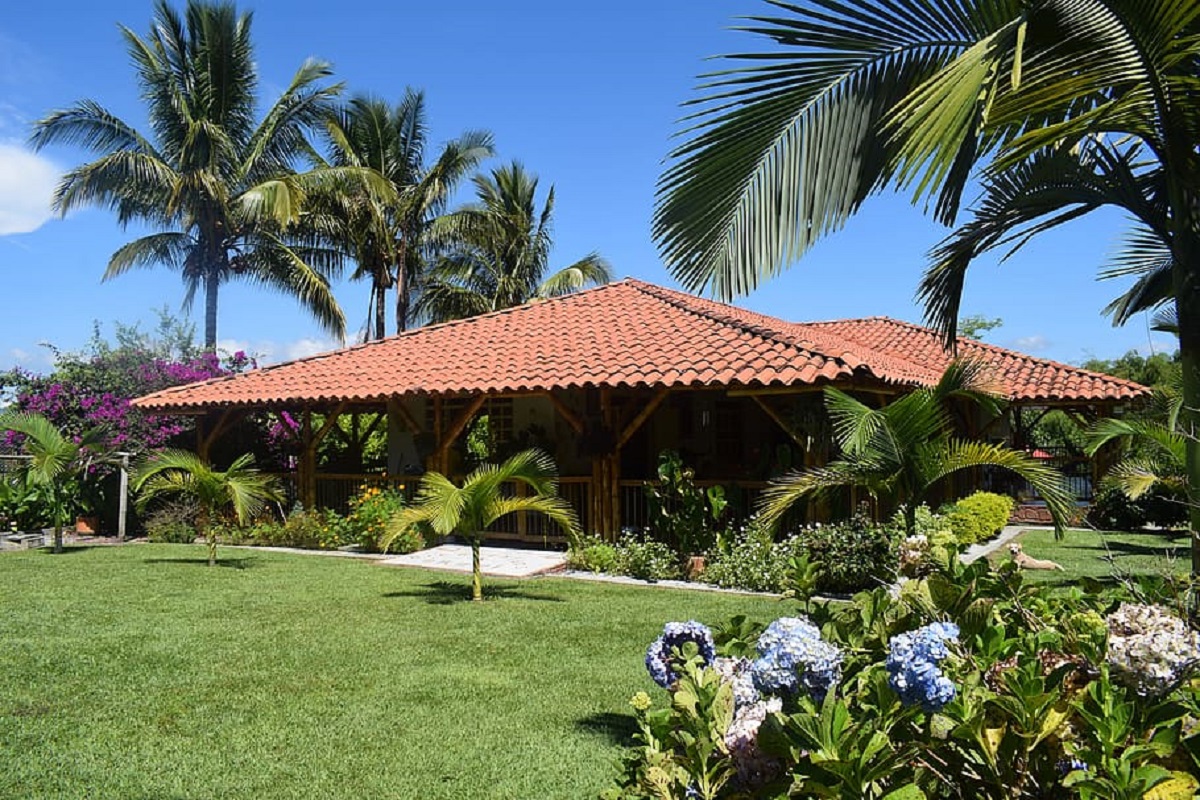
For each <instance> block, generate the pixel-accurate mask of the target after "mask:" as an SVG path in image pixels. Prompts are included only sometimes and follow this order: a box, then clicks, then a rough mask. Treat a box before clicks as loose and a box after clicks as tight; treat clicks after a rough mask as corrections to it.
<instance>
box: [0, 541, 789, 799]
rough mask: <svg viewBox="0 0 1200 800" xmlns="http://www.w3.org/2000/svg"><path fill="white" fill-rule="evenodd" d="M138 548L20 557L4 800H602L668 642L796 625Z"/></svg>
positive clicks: (10, 623)
mask: <svg viewBox="0 0 1200 800" xmlns="http://www.w3.org/2000/svg"><path fill="white" fill-rule="evenodd" d="M204 557H205V553H204V549H203V548H202V547H193V546H186V545H132V546H126V547H122V548H115V547H100V548H93V549H86V548H81V549H75V550H69V551H68V552H67V553H65V554H63V555H61V556H54V555H52V554H49V553H46V552H40V551H33V552H20V553H4V554H0V758H2V759H3V768H0V797H3V798H17V797H20V798H31V797H61V798H80V797H88V798H122V800H143V799H144V800H150V798H154V800H166V799H167V798H356V799H357V798H382V797H389V798H559V797H561V798H583V797H594V796H595V795H596V793H597V792H598V791H599V790H600V789H602V788H603V787H604V786H606V785H607V783H608V781H609V780H610V779H611V777H612V776H613V774H614V769H615V767H614V765H615V760H616V758H617V756H618V755H619V752H620V747H621V744H622V743H623V742H625V741H627V737H628V734H629V730H630V723H631V718H630V716H629V714H628V706H627V701H628V698H629V696H630V695H631V694H632V693H633V692H635V691H637V690H640V689H648V688H649V687H650V685H651V684H650V682H649V680H648V678H647V677H646V674H645V669H644V667H643V665H642V658H643V654H644V652H645V647H646V645H647V644H648V643H649V641H650V640H651V639H652V638H653V637H654V636H656V635H657V634H658V632H659V631H660V630H661V627H662V625H663V623H664V622H667V621H668V620H675V619H688V618H697V619H701V620H704V621H706V622H716V621H719V620H723V619H725V618H727V617H729V616H731V615H733V614H737V613H745V614H749V615H751V616H754V617H757V618H761V619H771V618H773V617H775V616H779V615H781V614H783V613H785V612H787V611H790V610H791V609H790V607H788V606H786V605H782V604H780V603H779V602H778V601H775V600H770V599H762V598H747V597H742V596H735V595H719V594H709V593H702V592H688V591H675V590H666V589H657V588H644V587H621V586H612V585H604V584H592V583H584V582H578V581H568V580H561V579H541V580H534V581H524V582H518V581H499V580H488V581H487V582H486V589H487V590H489V598H490V599H489V601H488V602H485V603H483V604H472V603H470V602H461V600H462V599H463V598H465V596H466V593H467V591H468V581H469V578H468V577H460V576H450V575H446V574H440V573H432V572H419V571H410V570H402V569H396V568H389V567H380V566H375V565H373V564H370V563H365V562H362V561H356V560H350V559H337V558H318V557H313V556H294V555H292V556H289V555H281V554H275V553H267V552H251V551H246V550H232V549H223V550H222V551H221V558H222V563H221V565H220V566H219V567H217V568H213V569H209V568H207V567H206V566H204V563H203V562H204Z"/></svg>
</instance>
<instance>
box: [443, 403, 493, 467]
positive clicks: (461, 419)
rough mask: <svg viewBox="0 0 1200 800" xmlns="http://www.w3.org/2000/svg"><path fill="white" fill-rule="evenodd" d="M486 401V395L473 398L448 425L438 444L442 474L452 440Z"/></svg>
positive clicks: (469, 422)
mask: <svg viewBox="0 0 1200 800" xmlns="http://www.w3.org/2000/svg"><path fill="white" fill-rule="evenodd" d="M486 400H487V395H486V394H481V395H476V396H475V398H474V399H473V400H472V401H471V402H470V403H469V404H468V405H467V407H466V408H464V409H463V410H462V412H461V413H460V414H459V415H458V418H457V419H455V420H454V422H453V423H452V424H451V425H450V430H448V431H446V434H445V436H443V437H442V439H441V441H440V442H439V443H438V456H439V457H440V459H441V460H442V462H443V464H442V471H443V472H444V471H445V469H446V467H447V465H446V464H445V463H444V462H445V461H446V456H447V455H448V453H449V452H450V445H452V444H454V440H455V439H457V438H458V436H459V434H461V433H462V432H463V429H465V428H466V427H467V426H468V425H469V424H471V420H472V419H474V417H475V414H476V412H478V411H479V409H481V408H483V404H484V402H485V401H486ZM439 416H440V415H439Z"/></svg>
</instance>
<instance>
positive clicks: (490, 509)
mask: <svg viewBox="0 0 1200 800" xmlns="http://www.w3.org/2000/svg"><path fill="white" fill-rule="evenodd" d="M512 483H519V484H524V485H525V486H527V487H528V488H529V489H530V490H532V492H533V494H531V495H529V496H527V497H508V496H506V495H505V493H504V486H505V484H512ZM530 511H531V512H535V513H538V514H543V515H544V516H546V517H547V518H549V519H550V520H551V521H553V522H554V523H555V524H556V525H558V527H559V528H561V529H562V530H563V531H564V532H565V533H566V534H567V536H568V537H570V538H572V539H574V538H575V537H577V536H578V535H579V522H578V520H577V519H576V516H575V511H574V509H573V508H571V506H570V504H569V503H567V501H565V500H563V499H562V498H561V497H559V496H558V481H557V471H556V469H555V467H554V461H553V460H552V459H551V458H550V456H548V455H546V454H545V453H543V452H542V451H540V450H524V451H522V452H520V453H517V454H516V455H514V456H512V457H510V458H508V459H507V460H506V461H504V463H502V464H500V465H498V466H497V465H492V464H484V465H482V466H480V467H479V468H477V469H476V470H475V471H474V472H472V473H471V474H470V475H468V476H467V477H466V478H465V479H464V480H463V483H462V486H455V485H454V482H453V481H451V480H450V479H449V478H447V477H446V476H445V475H442V474H441V473H440V472H427V473H425V475H424V476H423V477H422V478H421V487H420V489H419V490H418V491H417V498H416V504H415V505H413V506H410V507H408V508H406V509H404V510H403V511H401V512H400V513H399V514H397V515H396V517H395V518H394V519H393V520H392V521H391V523H390V525H389V526H388V533H387V534H386V535H385V536H384V537H383V540H382V541H381V542H380V549H381V550H383V551H384V552H386V551H387V549H388V547H389V546H390V545H391V543H392V542H393V541H394V540H395V539H396V537H398V536H400V535H401V534H402V533H404V532H405V531H407V530H410V529H411V528H413V527H414V526H416V527H428V528H432V530H433V532H434V533H435V534H436V535H438V536H451V535H457V536H462V537H464V538H465V539H467V540H469V541H470V543H471V571H472V574H473V578H472V582H471V599H472V600H482V599H483V578H482V572H481V571H480V565H479V548H480V545H481V544H482V542H483V537H484V536H485V535H486V531H487V528H488V526H489V525H491V524H492V523H493V522H495V521H496V520H498V519H500V518H501V517H504V516H507V515H509V514H517V513H521V512H530Z"/></svg>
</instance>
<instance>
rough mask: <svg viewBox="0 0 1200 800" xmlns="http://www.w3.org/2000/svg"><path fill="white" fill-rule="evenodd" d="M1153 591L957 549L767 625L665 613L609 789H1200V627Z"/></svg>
mask: <svg viewBox="0 0 1200 800" xmlns="http://www.w3.org/2000/svg"><path fill="white" fill-rule="evenodd" d="M1145 591H1146V588H1145V587H1139V588H1130V587H1125V586H1118V587H1109V588H1107V589H1104V590H1097V591H1094V592H1087V593H1085V592H1083V591H1078V590H1076V591H1062V590H1055V589H1052V588H1049V587H1031V586H1026V585H1025V584H1024V583H1023V578H1022V575H1021V573H1020V571H1019V570H1017V569H1016V568H1015V567H1014V566H1012V565H1004V566H1002V567H1000V568H998V569H995V570H993V569H992V568H991V567H990V565H989V564H988V563H987V561H986V560H980V561H977V562H975V563H973V564H971V565H963V564H961V563H959V562H958V561H957V559H949V560H948V561H947V562H946V564H945V565H944V566H943V568H942V569H940V570H938V571H936V572H934V573H933V574H931V575H930V576H929V577H928V578H923V579H919V580H912V581H909V582H908V583H907V584H905V586H904V588H903V590H902V591H901V592H900V593H899V596H898V597H895V598H893V597H892V596H891V595H890V594H889V592H888V590H887V589H883V588H879V589H875V590H873V591H870V592H863V593H860V594H858V595H856V596H855V597H854V598H853V599H852V601H851V602H849V603H810V604H808V606H807V614H808V616H807V617H787V616H785V617H783V618H781V619H778V620H776V621H775V622H773V623H771V624H770V625H769V626H767V627H766V628H765V630H764V629H763V627H762V626H761V624H758V623H753V622H749V621H747V620H745V619H744V618H735V619H734V620H732V621H730V623H728V624H726V625H723V626H716V627H715V628H714V629H713V630H712V631H711V636H706V635H705V634H706V633H708V631H707V629H704V626H703V625H701V624H700V623H699V622H695V621H692V622H689V623H687V624H686V625H685V626H681V625H679V624H678V623H669V624H668V625H667V627H666V629H665V632H664V638H663V639H660V640H659V642H656V643H655V645H652V647H651V650H650V651H649V653H648V654H647V667H648V669H649V670H650V672H651V677H652V678H654V679H655V680H656V681H658V682H659V683H660V684H661V683H664V682H665V683H667V687H666V688H667V691H668V693H669V694H670V698H669V701H668V702H667V703H662V702H661V700H657V701H656V699H655V698H654V697H652V696H651V695H649V694H647V693H645V692H639V693H637V694H635V695H634V697H633V699H632V700H631V701H630V705H631V706H632V707H633V710H634V714H635V717H636V725H637V733H636V734H635V736H634V741H635V745H634V746H633V747H632V748H630V749H629V750H628V751H627V753H626V756H625V759H624V762H623V769H622V772H621V775H620V776H619V778H618V779H617V782H616V785H615V786H614V787H612V788H611V789H610V790H608V791H607V792H605V793H604V795H603V797H604V798H606V799H607V800H635V799H636V800H643V799H645V798H656V799H662V798H680V799H681V798H693V797H695V798H708V799H709V800H721V799H723V798H728V799H729V800H733V798H749V797H764V798H766V797H779V798H782V797H839V798H847V797H855V798H895V800H899V799H900V798H913V799H914V800H916V798H925V797H929V798H935V797H936V798H951V797H977V798H996V799H997V800H998V799H999V798H1005V799H1006V800H1009V799H1011V800H1038V799H1039V798H1048V797H1055V798H1059V797H1061V798H1081V800H1099V798H1126V799H1127V800H1145V799H1146V798H1151V797H1161V798H1167V797H1192V796H1194V795H1195V793H1196V791H1197V789H1200V781H1198V780H1197V767H1198V766H1200V680H1196V679H1195V675H1196V669H1197V666H1198V665H1200V633H1197V632H1196V631H1195V630H1192V629H1189V627H1188V625H1187V623H1186V622H1185V621H1184V620H1183V619H1182V618H1181V617H1180V616H1179V614H1178V613H1177V610H1176V611H1172V610H1171V609H1168V608H1166V607H1164V606H1161V605H1156V604H1154V603H1153V602H1152V600H1153V598H1152V597H1145V596H1142V594H1143V593H1144V592H1145ZM680 628H686V629H687V630H688V631H690V632H693V633H692V634H691V635H689V636H687V637H683V636H676V637H674V638H673V639H671V642H672V643H676V642H677V644H676V645H675V646H672V647H667V646H665V645H666V644H667V639H666V633H667V632H672V631H676V630H679V629H680ZM1151 641H1153V644H1150V642H1151ZM709 643H711V645H710V646H706V645H709ZM664 676H665V681H664Z"/></svg>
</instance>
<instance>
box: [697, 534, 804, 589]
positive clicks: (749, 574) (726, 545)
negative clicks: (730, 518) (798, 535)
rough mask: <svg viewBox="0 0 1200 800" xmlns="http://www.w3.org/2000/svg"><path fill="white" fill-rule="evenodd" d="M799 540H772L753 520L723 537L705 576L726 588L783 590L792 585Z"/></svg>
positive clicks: (706, 578)
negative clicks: (730, 534) (790, 575)
mask: <svg viewBox="0 0 1200 800" xmlns="http://www.w3.org/2000/svg"><path fill="white" fill-rule="evenodd" d="M797 549H798V547H797V540H796V539H794V538H789V539H786V540H784V541H782V542H773V541H771V536H770V534H769V533H768V532H767V531H765V530H763V529H761V528H760V527H758V526H757V525H755V524H754V523H753V521H752V522H751V524H750V525H748V526H747V527H745V528H742V529H741V530H739V531H737V532H736V533H734V534H733V535H732V536H731V537H720V538H719V540H718V542H717V547H716V548H715V550H714V551H713V553H712V555H711V557H710V560H709V562H708V566H707V567H705V569H704V573H703V575H702V576H701V580H703V581H705V582H707V583H713V584H716V585H717V586H721V587H723V588H726V589H743V590H745V591H748V592H782V591H784V590H785V589H786V588H787V587H788V576H789V569H790V561H791V559H792V557H793V556H794V555H795V554H796V550H797Z"/></svg>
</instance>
